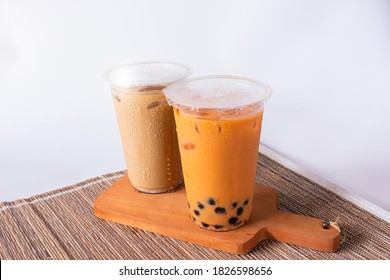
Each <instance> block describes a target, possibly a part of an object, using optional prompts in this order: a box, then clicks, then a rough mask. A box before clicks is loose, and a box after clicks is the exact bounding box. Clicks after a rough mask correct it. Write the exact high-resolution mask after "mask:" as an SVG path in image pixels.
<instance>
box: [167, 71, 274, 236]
mask: <svg viewBox="0 0 390 280" xmlns="http://www.w3.org/2000/svg"><path fill="white" fill-rule="evenodd" d="M163 91H164V94H165V96H166V97H167V100H168V103H169V104H170V105H171V106H173V107H174V114H175V120H176V130H177V134H178V139H179V148H180V154H181V161H182V167H183V174H184V183H185V188H186V192H187V200H188V205H189V211H190V215H191V217H192V219H193V221H195V223H196V224H198V225H199V226H200V227H202V228H205V229H209V230H214V231H227V230H232V229H236V228H238V227H240V226H242V225H244V224H245V223H246V221H248V219H249V217H250V213H251V209H252V200H253V191H254V185H255V174H256V162H257V156H258V148H259V141H260V132H261V125H262V118H263V111H264V103H265V102H266V101H267V100H268V98H269V97H270V95H271V93H272V90H271V88H270V87H269V86H267V85H265V84H263V83H261V82H258V81H254V80H251V79H247V78H243V77H235V76H207V77H200V78H193V79H188V80H183V81H179V82H177V83H174V84H172V85H170V86H169V87H167V88H166V89H164V90H163Z"/></svg>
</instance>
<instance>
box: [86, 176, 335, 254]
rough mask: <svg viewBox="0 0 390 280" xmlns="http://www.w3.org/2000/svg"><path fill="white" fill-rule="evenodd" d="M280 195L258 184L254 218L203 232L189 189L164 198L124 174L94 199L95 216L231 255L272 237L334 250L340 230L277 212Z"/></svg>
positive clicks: (327, 250)
mask: <svg viewBox="0 0 390 280" xmlns="http://www.w3.org/2000/svg"><path fill="white" fill-rule="evenodd" d="M277 206H278V192H277V191H276V190H274V189H272V188H270V187H265V186H261V185H256V186H255V191H254V198H253V208H252V214H251V217H250V219H249V221H248V222H247V223H246V224H245V225H244V226H243V227H241V228H238V229H235V230H232V231H226V232H215V231H210V230H205V229H201V228H200V227H198V226H197V225H196V224H195V223H194V222H193V221H192V220H191V219H190V216H189V213H188V207H187V199H186V192H185V188H182V189H180V190H178V191H176V192H171V193H165V194H145V193H140V192H137V191H136V190H135V189H134V188H133V187H132V186H131V183H130V181H129V179H128V177H127V174H125V175H124V176H123V177H122V178H120V179H119V180H118V181H117V182H116V183H114V184H113V185H112V186H111V187H110V188H108V189H107V190H105V191H104V192H102V193H101V194H100V195H99V196H98V197H97V198H96V200H95V203H94V213H95V215H96V216H97V217H99V218H102V219H106V220H109V221H113V222H117V223H120V224H124V225H128V226H132V227H135V228H139V229H142V230H146V231H151V232H154V233H157V234H161V235H165V236H169V237H172V238H175V239H179V240H183V241H186V242H190V243H194V244H198V245H201V246H206V247H210V248H213V249H217V250H221V251H225V252H229V253H233V254H246V253H248V252H250V251H251V250H252V249H253V248H254V247H255V246H256V245H257V244H258V243H259V242H260V241H262V240H264V239H274V240H277V241H281V242H286V243H290V244H295V245H299V246H303V247H307V248H310V249H314V250H319V251H325V252H333V251H336V250H337V249H338V247H339V245H340V232H339V231H338V230H337V229H336V228H334V227H332V226H331V227H329V228H328V229H325V228H323V226H322V223H323V221H322V220H320V219H316V218H312V217H307V216H302V215H297V214H293V213H287V212H283V211H280V210H278V209H277Z"/></svg>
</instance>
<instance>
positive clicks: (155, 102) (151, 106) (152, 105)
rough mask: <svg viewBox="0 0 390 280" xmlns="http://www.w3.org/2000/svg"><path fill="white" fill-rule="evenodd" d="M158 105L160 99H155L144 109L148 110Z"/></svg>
mask: <svg viewBox="0 0 390 280" xmlns="http://www.w3.org/2000/svg"><path fill="white" fill-rule="evenodd" d="M158 105H160V101H158V100H156V101H153V102H152V103H150V104H148V106H147V107H146V109H148V110H150V109H153V108H155V107H157V106H158Z"/></svg>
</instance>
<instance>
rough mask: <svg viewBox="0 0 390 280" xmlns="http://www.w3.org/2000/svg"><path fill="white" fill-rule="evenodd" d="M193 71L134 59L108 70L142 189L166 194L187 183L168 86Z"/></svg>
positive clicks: (131, 170) (134, 179)
mask: <svg viewBox="0 0 390 280" xmlns="http://www.w3.org/2000/svg"><path fill="white" fill-rule="evenodd" d="M189 74H190V70H189V69H188V68H187V67H184V66H181V65H177V64H172V63H138V64H128V65H123V66H119V67H116V68H113V69H111V70H109V71H107V72H106V77H107V79H108V81H109V82H110V87H111V93H112V97H113V101H114V105H115V111H116V115H117V121H118V125H119V130H120V134H121V138H122V146H123V151H124V155H125V161H126V165H127V173H128V176H129V180H130V182H131V184H132V185H133V187H134V188H135V189H137V190H139V191H141V192H146V193H163V192H167V191H171V190H174V189H175V188H177V187H178V186H179V185H180V184H181V182H182V171H181V164H180V154H179V148H178V141H177V136H176V127H175V120H174V116H173V110H172V108H171V107H170V106H169V105H168V103H167V101H166V99H165V96H164V94H163V93H162V89H163V88H165V86H167V85H169V84H171V83H172V82H174V81H177V80H179V79H183V78H185V77H187V76H188V75H189Z"/></svg>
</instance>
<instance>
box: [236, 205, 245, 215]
mask: <svg viewBox="0 0 390 280" xmlns="http://www.w3.org/2000/svg"><path fill="white" fill-rule="evenodd" d="M242 212H244V208H242V207H238V208H237V216H240V215H241V214H242Z"/></svg>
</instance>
